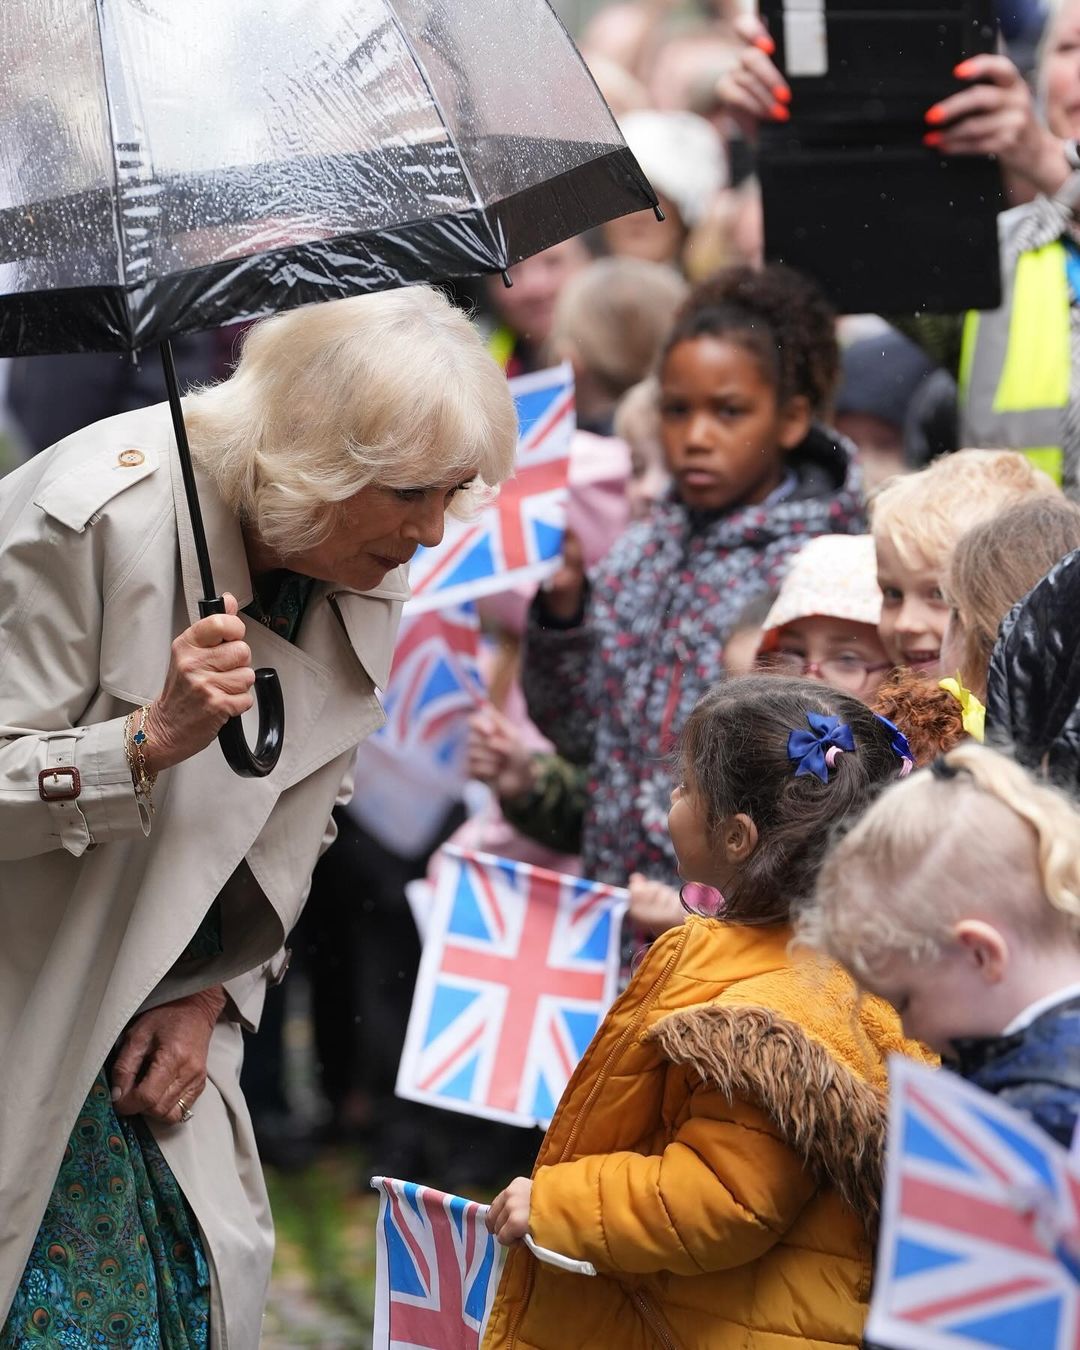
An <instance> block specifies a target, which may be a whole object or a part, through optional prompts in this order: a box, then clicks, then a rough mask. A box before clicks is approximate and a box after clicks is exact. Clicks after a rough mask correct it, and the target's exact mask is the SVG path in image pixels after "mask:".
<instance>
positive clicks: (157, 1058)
mask: <svg viewBox="0 0 1080 1350" xmlns="http://www.w3.org/2000/svg"><path fill="white" fill-rule="evenodd" d="M224 1006H225V991H224V989H222V987H221V986H220V985H216V986H215V987H214V988H212V989H204V990H201V991H200V992H199V993H197V994H190V995H188V997H187V998H178V999H175V1000H174V1001H173V1002H172V1003H163V1004H162V1005H161V1007H160V1008H151V1010H150V1011H149V1012H145V1013H143V1014H142V1015H141V1016H140V1017H136V1018H135V1020H134V1021H133V1022H132V1023H131V1024H130V1025H129V1027H128V1029H127V1031H125V1032H124V1036H123V1039H122V1040H121V1042H120V1053H119V1054H118V1055H117V1057H116V1062H115V1064H114V1065H113V1071H112V1085H113V1086H112V1095H113V1103H114V1105H115V1107H116V1113H117V1115H121V1116H139V1115H142V1116H149V1117H150V1119H151V1120H156V1121H159V1122H160V1123H161V1124H163V1125H178V1124H179V1123H180V1120H181V1117H182V1115H183V1111H184V1107H185V1106H186V1107H187V1109H188V1110H191V1109H192V1108H193V1107H194V1105H195V1103H196V1101H198V1099H199V1098H200V1097H201V1096H202V1092H203V1089H204V1088H205V1087H206V1053H207V1050H208V1048H209V1045H210V1034H211V1032H212V1031H213V1030H214V1025H215V1023H216V1022H217V1020H218V1017H219V1016H220V1015H221V1010H222V1008H224ZM180 1101H183V1103H184V1106H180V1105H178V1103H179V1102H180Z"/></svg>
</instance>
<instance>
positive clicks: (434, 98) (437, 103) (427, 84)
mask: <svg viewBox="0 0 1080 1350" xmlns="http://www.w3.org/2000/svg"><path fill="white" fill-rule="evenodd" d="M386 12H387V14H389V15H390V21H391V23H392V24H393V25H394V27H395V28H396V29H397V32H398V36H399V37H400V38H401V40H402V42H403V43H404V44H405V50H406V51H407V52H408V53H409V55H410V56H411V57H412V60H413V65H414V66H415V67H416V69H417V70H418V71H419V72H420V78H421V79H422V80H423V81H424V88H425V89H426V90H427V91H428V97H429V98H430V99H431V103H432V106H433V107H434V109H435V111H436V112H437V113H438V115H439V121H440V122H441V123H442V124H443V128H444V130H445V131H446V137H447V140H449V142H450V144H451V145H452V146H453V147H454V149H455V150H456V151H457V157H458V163H459V164H460V165H461V172H462V174H464V176H465V181H466V183H468V185H469V191H470V192H471V193H472V196H473V206H474V207H475V209H476V210H477V211H479V212H480V214H481V217H482V218H484V219H486V216H485V213H484V201H483V198H482V197H481V196H480V191H479V189H478V188H477V186H476V180H475V179H474V178H473V176H472V171H471V170H470V168H469V166H468V164H467V163H466V162H465V156H464V155H463V154H462V153H461V147H460V146H459V144H458V142H457V140H456V139H455V137H454V133H453V130H452V129H451V127H450V120H449V118H448V117H447V116H446V113H445V111H444V109H443V105H442V101H441V100H440V98H439V96H438V94H437V93H436V92H435V86H434V85H433V84H432V82H431V79H430V77H429V75H428V73H427V68H426V67H425V65H424V63H423V61H421V59H420V53H419V52H418V51H417V50H416V47H415V46H414V45H413V41H412V38H410V37H409V34H408V33H407V32H406V30H405V25H404V24H403V23H402V22H401V20H400V19H399V18H398V14H397V10H395V8H394V3H393V0H386ZM499 243H500V245H501V244H502V241H501V240H500V241H499ZM501 252H502V266H503V267H504V268H505V267H506V266H507V254H506V250H505V249H504V248H503V249H501Z"/></svg>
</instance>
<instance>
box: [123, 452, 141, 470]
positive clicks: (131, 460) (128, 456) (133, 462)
mask: <svg viewBox="0 0 1080 1350" xmlns="http://www.w3.org/2000/svg"><path fill="white" fill-rule="evenodd" d="M145 460H146V456H145V455H144V454H143V452H142V451H141V450H121V451H120V453H119V455H117V457H116V462H117V463H118V464H119V465H120V467H121V468H122V469H137V468H138V467H139V465H140V464H142V463H143V462H144V461H145Z"/></svg>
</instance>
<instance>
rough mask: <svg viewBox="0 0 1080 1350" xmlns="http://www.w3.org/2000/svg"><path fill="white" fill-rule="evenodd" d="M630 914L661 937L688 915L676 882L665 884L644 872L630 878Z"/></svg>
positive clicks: (647, 930) (676, 926) (653, 933)
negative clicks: (676, 887) (669, 884)
mask: <svg viewBox="0 0 1080 1350" xmlns="http://www.w3.org/2000/svg"><path fill="white" fill-rule="evenodd" d="M629 888H630V908H629V910H628V914H629V917H630V918H631V919H633V921H634V922H635V923H636V924H639V925H640V926H641V927H642V928H644V929H645V930H646V932H649V933H651V934H652V935H653V937H659V936H660V934H661V933H666V932H667V930H668V929H669V928H678V926H679V925H680V924H681V923H682V922H683V921H684V920H685V918H686V910H685V909H683V907H682V901H681V900H680V899H679V892H678V891H677V890H676V889H675V887H674V886H665V885H664V883H663V882H662V881H650V880H649V879H648V878H647V877H643V876H642V875H641V873H640V872H635V873H634V874H633V876H631V878H630V883H629Z"/></svg>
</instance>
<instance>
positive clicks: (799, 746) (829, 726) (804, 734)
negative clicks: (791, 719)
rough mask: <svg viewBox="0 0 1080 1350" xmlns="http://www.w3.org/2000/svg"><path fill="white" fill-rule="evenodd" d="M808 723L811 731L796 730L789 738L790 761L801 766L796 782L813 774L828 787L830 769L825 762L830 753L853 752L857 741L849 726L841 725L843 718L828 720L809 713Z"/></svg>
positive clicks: (796, 775)
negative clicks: (836, 751) (804, 776)
mask: <svg viewBox="0 0 1080 1350" xmlns="http://www.w3.org/2000/svg"><path fill="white" fill-rule="evenodd" d="M806 721H807V723H808V724H809V727H810V730H809V731H800V730H798V729H796V730H795V731H793V732H792V733H791V735H790V736H789V737H788V743H787V752H788V759H790V760H791V762H792V763H793V764H797V765H798V768H797V769H796V770H795V777H796V778H801V777H802V776H803V774H808V773H812V774H813V775H814V777H815V778H820V779H821V781H822V782H823V783H827V782H828V781H829V765H828V763H827V762H826V759H825V755H826V753H827V751H829V750H832V749H836V750H845V751H848V752H850V751H852V750H854V749H855V737H854V736H853V735H852V734H851V728H850V727H849V726H848V724H847V723H846V722H841V721H840V719H839V717H825V716H824V715H823V714H821V713H814V712H808V713H807V714H806Z"/></svg>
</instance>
